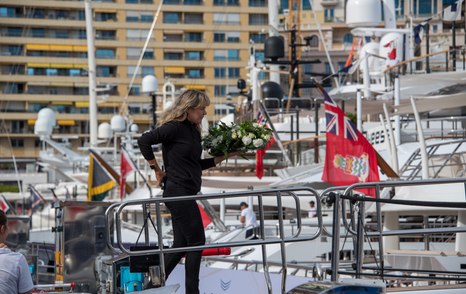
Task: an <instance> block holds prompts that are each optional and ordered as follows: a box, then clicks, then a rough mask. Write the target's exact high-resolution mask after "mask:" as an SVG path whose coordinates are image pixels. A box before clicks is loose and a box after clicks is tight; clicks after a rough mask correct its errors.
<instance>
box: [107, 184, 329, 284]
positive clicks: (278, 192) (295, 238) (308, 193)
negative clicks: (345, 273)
mask: <svg viewBox="0 0 466 294" xmlns="http://www.w3.org/2000/svg"><path fill="white" fill-rule="evenodd" d="M244 197H248V199H251V200H252V199H257V203H258V205H257V210H258V215H259V217H258V223H259V229H258V230H259V235H258V238H257V239H253V240H240V241H227V242H218V243H210V244H206V245H202V246H187V247H180V248H163V247H164V246H157V247H154V249H148V250H137V251H135V250H128V249H127V248H126V247H125V246H124V244H123V241H122V221H121V219H122V214H123V211H124V210H125V208H127V207H130V206H142V207H143V215H145V217H147V218H149V219H150V221H151V222H152V223H153V225H154V229H155V230H156V236H157V242H156V244H163V232H162V225H161V224H162V222H163V220H162V216H161V208H160V206H161V204H162V203H166V202H176V201H185V200H209V199H234V198H244ZM264 197H272V198H275V200H276V207H277V210H278V211H283V202H282V198H283V197H291V198H292V199H293V202H294V209H295V211H296V214H295V216H294V220H295V223H296V230H295V231H293V233H292V234H291V235H286V234H285V223H284V216H283V213H278V230H279V234H278V236H277V237H270V238H266V234H265V227H264V223H265V222H264V220H265V219H264V204H263V198H264ZM303 197H309V198H310V199H312V200H314V201H315V203H316V214H317V225H316V227H315V231H314V232H313V233H312V234H306V235H301V232H302V221H301V214H300V213H301V207H300V200H302V198H303ZM320 203H321V201H320V195H319V193H318V192H317V191H316V190H314V189H312V188H308V187H296V188H287V189H265V190H256V191H251V190H246V191H240V192H231V193H216V194H204V195H191V196H180V197H172V198H163V197H155V198H151V199H142V200H129V201H125V202H122V203H118V204H113V205H111V206H110V207H109V208H108V209H107V210H106V213H105V215H106V216H105V217H106V228H107V236H110V235H112V234H111V233H112V232H113V228H112V226H111V225H110V224H111V222H110V217H111V216H113V219H114V224H115V231H116V245H117V246H118V248H119V250H120V252H121V253H122V254H127V255H128V256H130V258H131V256H141V255H149V254H158V255H159V260H160V280H161V284H162V285H164V283H165V269H164V267H165V264H164V258H163V257H164V254H167V253H174V252H189V251H199V250H204V249H211V248H223V247H243V246H252V245H260V246H261V249H262V260H263V261H262V266H263V268H264V276H265V280H266V283H267V288H268V292H269V293H272V284H271V279H270V276H269V272H268V268H269V264H268V261H267V253H266V252H267V250H266V245H269V244H279V245H280V252H281V267H282V271H281V274H282V280H281V290H282V293H285V286H286V275H287V266H286V265H287V261H286V251H285V244H286V243H290V242H300V241H311V240H314V239H316V238H318V237H319V236H320V234H321V232H322V209H321V204H320ZM152 205H154V206H155V212H156V214H155V216H153V215H151V214H147V211H149V210H150V209H148V208H147V207H148V206H152ZM152 217H155V223H154V222H153V221H154V220H153V219H152ZM147 218H146V222H147ZM143 229H144V236H145V238H144V242H145V245H153V244H154V243H151V242H150V235H149V231H148V226H146V227H143ZM141 232H142V231H141ZM106 241H107V246H108V247H111V248H112V249H113V250H117V249H115V248H113V246H114V245H113V243H112V242H111V240H110V237H108V238H107V240H106Z"/></svg>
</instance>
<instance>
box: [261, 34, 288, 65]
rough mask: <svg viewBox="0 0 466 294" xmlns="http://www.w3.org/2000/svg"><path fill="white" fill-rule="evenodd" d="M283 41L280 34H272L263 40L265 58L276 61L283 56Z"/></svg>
mask: <svg viewBox="0 0 466 294" xmlns="http://www.w3.org/2000/svg"><path fill="white" fill-rule="evenodd" d="M284 44H285V42H284V41H283V38H282V37H280V36H272V37H269V38H267V39H266V40H265V44H264V55H265V59H270V60H272V61H276V60H277V59H279V58H282V57H284V56H285V45H284Z"/></svg>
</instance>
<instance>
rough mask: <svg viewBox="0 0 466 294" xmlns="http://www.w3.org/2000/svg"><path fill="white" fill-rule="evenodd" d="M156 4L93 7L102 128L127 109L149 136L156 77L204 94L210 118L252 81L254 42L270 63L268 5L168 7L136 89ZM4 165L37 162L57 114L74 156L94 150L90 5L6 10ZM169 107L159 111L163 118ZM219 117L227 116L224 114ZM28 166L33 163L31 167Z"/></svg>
mask: <svg viewBox="0 0 466 294" xmlns="http://www.w3.org/2000/svg"><path fill="white" fill-rule="evenodd" d="M158 5H159V1H157V0H100V1H92V9H93V10H92V11H93V28H94V35H95V37H94V39H95V41H94V43H95V56H96V66H97V67H96V75H97V86H98V88H99V89H100V88H102V89H104V91H99V92H98V98H97V100H98V102H97V105H98V122H99V123H102V122H109V121H110V118H111V117H112V116H113V115H114V114H117V113H118V112H119V110H120V109H119V108H120V107H121V105H122V102H123V101H124V100H125V101H127V104H128V110H129V113H130V114H131V116H132V119H133V120H134V122H135V123H136V124H138V125H139V129H140V130H145V129H148V128H149V124H150V123H151V98H150V97H149V96H147V95H146V94H145V93H141V81H142V78H143V77H144V76H146V75H149V74H151V75H155V76H156V77H157V78H158V81H159V89H160V90H161V88H162V85H163V83H164V82H166V81H170V82H172V83H173V84H174V85H175V87H176V88H177V89H179V88H191V89H198V90H201V91H205V92H206V93H207V94H208V95H209V96H210V97H212V100H213V102H214V103H213V105H212V107H210V108H209V109H208V115H209V117H210V118H213V117H214V116H215V111H216V107H215V106H216V105H224V104H225V102H226V97H227V94H228V93H235V92H238V91H239V90H238V89H237V87H236V82H237V79H238V78H240V77H245V76H246V69H245V66H246V65H247V61H248V58H249V46H250V40H252V41H253V42H255V43H256V44H257V51H256V54H257V55H258V57H259V58H261V55H263V42H264V40H265V37H266V35H267V32H268V15H267V11H268V8H267V1H266V0H205V1H204V0H165V1H164V2H163V5H162V9H161V12H160V14H159V15H158V18H157V22H156V25H155V29H154V31H153V36H152V38H151V39H150V42H149V44H148V47H147V48H148V49H147V50H146V51H145V53H144V56H143V59H142V63H141V67H140V69H139V71H138V73H137V76H136V79H135V81H134V84H133V86H132V88H131V89H129V85H130V81H131V78H132V76H133V73H134V71H135V70H136V65H137V63H138V60H139V57H140V55H141V52H142V48H143V46H144V43H145V41H146V36H147V35H148V33H149V29H150V27H151V25H152V22H153V20H154V18H155V16H156V11H157V7H158ZM0 33H1V38H0V69H1V71H0V113H1V114H0V116H1V118H0V120H1V131H0V162H3V163H4V164H3V168H2V166H0V169H3V170H5V169H8V168H11V165H10V163H11V161H12V158H13V156H14V157H16V159H18V162H19V163H20V166H22V168H24V166H25V164H27V163H28V162H29V163H33V162H34V161H35V158H36V157H37V156H38V151H39V147H40V146H39V145H40V142H39V139H38V137H37V136H35V135H34V123H35V120H36V118H37V112H38V111H39V110H40V109H41V108H43V107H50V108H52V109H54V110H55V111H56V112H57V125H58V127H57V128H56V129H55V130H54V135H60V136H63V137H68V141H69V142H70V144H71V146H72V147H74V148H77V147H81V146H84V145H85V144H86V143H87V142H88V141H89V119H88V115H89V114H88V113H89V110H88V106H89V102H88V101H89V98H88V97H89V89H88V84H89V79H88V71H87V69H88V59H87V57H88V53H87V52H88V48H87V42H86V23H85V3H84V1H77V0H69V1H65V0H63V1H59V0H55V1H52V0H35V1H26V0H5V1H1V3H0ZM159 99H160V97H159ZM161 104H162V103H161V100H159V102H158V103H157V106H158V111H161V110H162V105H161ZM217 112H218V115H221V114H222V113H224V112H225V108H224V107H218V110H217ZM21 162H24V164H22V163H21Z"/></svg>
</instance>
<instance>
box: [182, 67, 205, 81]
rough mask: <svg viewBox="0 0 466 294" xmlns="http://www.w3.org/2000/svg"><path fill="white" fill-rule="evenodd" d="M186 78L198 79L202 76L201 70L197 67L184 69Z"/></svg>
mask: <svg viewBox="0 0 466 294" xmlns="http://www.w3.org/2000/svg"><path fill="white" fill-rule="evenodd" d="M186 74H187V76H188V78H194V79H200V78H202V77H203V76H204V74H203V70H202V69H199V68H190V69H187V70H186Z"/></svg>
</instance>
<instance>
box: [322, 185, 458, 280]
mask: <svg viewBox="0 0 466 294" xmlns="http://www.w3.org/2000/svg"><path fill="white" fill-rule="evenodd" d="M465 182H466V178H447V179H429V180H413V181H390V182H370V183H358V184H353V185H351V186H348V187H346V188H345V190H344V192H343V193H342V194H341V195H340V194H338V193H337V194H336V195H334V196H335V201H334V228H333V229H334V230H333V236H336V237H334V238H333V242H334V243H333V246H332V256H339V254H340V249H339V243H338V242H339V239H340V235H339V230H338V229H339V227H340V226H339V225H335V224H339V220H340V216H339V210H338V202H339V200H340V199H341V201H342V202H344V201H345V200H350V201H354V202H355V203H356V202H359V203H365V202H375V203H376V205H377V206H376V217H377V220H378V221H377V229H376V231H375V232H364V233H363V232H362V231H360V230H361V228H362V227H364V226H365V218H364V217H363V215H364V214H365V212H360V213H361V214H360V216H359V220H360V221H361V224H358V226H359V229H358V231H357V232H355V231H354V230H351V228H349V225H348V221H347V220H346V215H345V213H343V214H342V216H341V219H342V220H343V223H344V224H345V227H346V228H347V230H348V232H349V233H350V234H352V235H353V236H357V244H356V246H362V242H363V241H362V240H363V239H364V238H363V236H361V235H360V234H361V233H363V234H365V235H366V236H367V237H378V238H379V261H380V265H379V266H378V268H377V270H378V273H377V275H378V276H381V277H382V278H383V277H384V276H385V274H384V271H385V267H384V264H383V262H384V258H383V254H384V253H383V250H384V248H383V244H382V243H383V242H382V240H381V239H382V237H385V236H401V235H411V234H431V233H465V232H466V226H460V227H448V228H422V229H409V230H390V231H384V230H383V228H382V223H381V219H382V210H381V207H380V205H381V204H382V203H392V204H398V205H417V206H427V207H442V208H463V209H464V208H466V202H443V201H418V200H397V199H381V198H380V191H381V190H382V189H383V188H388V187H400V186H420V185H440V184H454V183H465ZM361 188H374V189H375V191H376V197H375V198H372V197H360V196H353V191H354V190H356V189H361ZM335 189H337V187H335V188H330V189H327V190H335ZM327 190H326V191H327ZM321 195H324V194H321ZM361 210H363V209H361ZM343 212H344V211H343ZM336 227H338V228H336ZM356 258H357V260H356V268H355V272H354V274H355V275H356V276H359V275H371V274H368V273H363V272H362V258H363V256H362V255H359V254H357V255H356ZM338 273H339V272H338V261H337V260H335V261H333V260H332V281H333V280H335V281H336V280H337V279H338V277H337V275H338ZM348 273H349V272H348ZM447 274H448V273H447ZM387 276H389V275H387Z"/></svg>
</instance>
